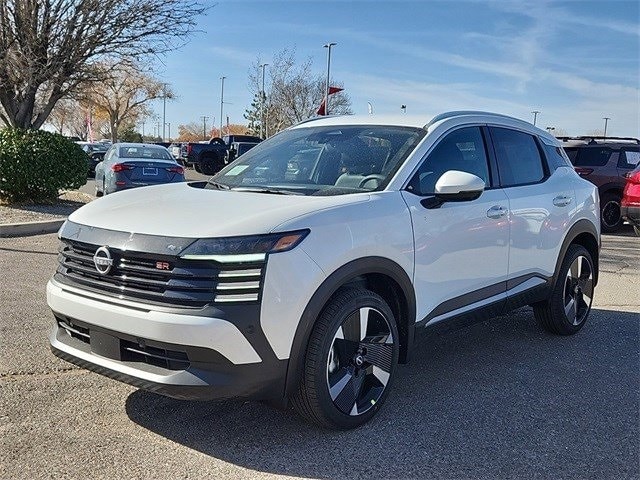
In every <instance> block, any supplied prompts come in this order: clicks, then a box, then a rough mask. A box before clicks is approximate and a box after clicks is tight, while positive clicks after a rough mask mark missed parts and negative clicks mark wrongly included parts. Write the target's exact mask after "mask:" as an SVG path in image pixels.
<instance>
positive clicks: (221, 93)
mask: <svg viewBox="0 0 640 480" xmlns="http://www.w3.org/2000/svg"><path fill="white" fill-rule="evenodd" d="M225 78H227V77H220V80H221V81H222V88H221V89H220V136H222V118H223V114H224V79H225Z"/></svg>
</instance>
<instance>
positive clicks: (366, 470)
mask: <svg viewBox="0 0 640 480" xmlns="http://www.w3.org/2000/svg"><path fill="white" fill-rule="evenodd" d="M639 319H640V315H639V314H634V313H627V312H619V311H608V310H593V311H592V313H591V316H590V319H589V323H588V324H587V325H586V326H585V328H584V329H583V330H582V331H581V332H580V333H578V334H577V335H574V336H571V337H560V336H553V335H550V334H547V333H545V332H543V331H542V330H541V329H540V328H539V327H538V325H537V323H536V322H535V320H534V318H533V313H532V311H531V309H530V308H525V309H521V310H519V311H517V312H514V313H512V314H510V315H508V316H503V317H500V318H498V319H494V320H492V321H488V322H484V323H480V324H477V325H473V326H470V327H466V328H461V329H457V330H449V331H446V330H442V331H439V332H436V331H431V332H429V331H425V330H421V331H420V332H419V333H418V335H417V337H418V338H417V344H416V348H415V350H414V353H413V358H412V360H411V363H410V364H409V365H406V366H401V367H400V369H399V374H398V376H397V378H396V382H395V385H394V386H393V390H392V392H391V394H390V396H389V398H388V401H387V403H386V405H385V406H384V407H383V408H382V410H381V411H380V412H379V415H378V416H377V417H376V418H375V419H374V420H373V421H371V422H370V423H368V424H367V425H365V426H363V427H361V428H359V429H357V430H353V431H348V432H333V431H326V430H322V429H318V428H316V427H313V426H310V425H308V424H306V423H305V422H304V421H302V420H300V419H299V418H298V417H297V416H296V415H294V414H293V412H292V411H286V412H284V411H280V410H275V409H272V408H270V407H268V406H266V405H264V404H262V403H258V402H239V401H238V402H220V403H213V402H187V401H179V400H173V399H170V398H165V397H162V396H159V395H155V394H152V393H148V392H145V391H141V390H140V391H136V392H134V393H132V394H131V395H130V396H129V397H128V399H127V402H126V410H127V414H128V415H129V417H130V419H131V420H133V421H134V422H135V423H137V424H139V425H140V426H142V427H144V428H146V429H148V430H150V431H152V432H155V433H156V434H158V435H161V436H163V437H166V438H168V439H170V440H172V441H174V442H177V443H179V444H182V445H184V446H186V447H189V448H192V449H194V450H197V451H199V452H202V453H204V454H206V455H209V456H212V457H215V458H217V459H221V460H223V461H225V462H230V463H232V464H234V465H238V466H241V467H244V468H248V469H251V470H255V471H259V472H268V473H276V474H285V475H294V476H301V477H316V478H335V477H344V478H360V477H367V476H369V477H370V476H375V477H384V478H388V477H393V478H399V477H404V478H407V477H411V478H416V477H420V478H461V477H465V478H467V477H490V478H496V477H499V478H505V477H514V476H515V477H534V476H535V477H554V478H564V477H571V478H575V477H587V476H588V477H608V478H614V477H616V478H623V477H635V478H637V477H638V475H639V474H640V469H639V462H638V452H639V451H640V448H639V443H640V441H639V438H640V429H639V420H638V415H637V413H638V410H639V400H638V385H639V384H640V378H639V372H638V368H637V364H638V354H639V345H640V342H639V324H640V322H639ZM159 461H162V460H161V459H159Z"/></svg>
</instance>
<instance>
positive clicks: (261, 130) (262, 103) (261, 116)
mask: <svg viewBox="0 0 640 480" xmlns="http://www.w3.org/2000/svg"><path fill="white" fill-rule="evenodd" d="M267 65H269V64H268V63H263V64H262V65H260V68H262V93H261V94H260V138H263V139H264V137H265V135H266V131H267V129H266V128H264V101H265V97H266V94H265V93H264V69H265V67H266V66H267ZM263 130H264V135H263V133H262V132H263Z"/></svg>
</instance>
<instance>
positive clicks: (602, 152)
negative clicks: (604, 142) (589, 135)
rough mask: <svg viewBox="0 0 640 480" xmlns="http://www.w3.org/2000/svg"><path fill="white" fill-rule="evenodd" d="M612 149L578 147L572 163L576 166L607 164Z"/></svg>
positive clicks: (600, 165)
mask: <svg viewBox="0 0 640 480" xmlns="http://www.w3.org/2000/svg"><path fill="white" fill-rule="evenodd" d="M612 153H613V150H611V149H610V148H609V147H583V148H578V150H577V152H576V159H575V161H574V162H573V164H574V165H575V166H576V167H602V166H604V165H606V164H607V162H608V161H609V157H611V154H612Z"/></svg>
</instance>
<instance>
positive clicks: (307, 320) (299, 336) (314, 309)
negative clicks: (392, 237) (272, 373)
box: [285, 257, 416, 396]
mask: <svg viewBox="0 0 640 480" xmlns="http://www.w3.org/2000/svg"><path fill="white" fill-rule="evenodd" d="M367 274H382V275H387V276H389V277H390V278H392V279H393V280H394V281H395V282H396V283H397V284H398V285H399V286H400V289H401V291H402V293H403V295H404V297H405V301H406V304H407V318H406V320H405V321H406V324H407V335H406V339H405V342H406V345H404V346H402V345H401V349H402V348H404V349H405V351H406V352H409V351H410V350H411V347H412V345H413V338H414V329H415V321H416V299H415V292H414V289H413V283H412V282H411V279H410V278H409V275H408V274H407V272H406V271H405V270H404V269H403V268H402V267H401V266H400V265H398V264H397V263H396V262H394V261H393V260H389V259H388V258H384V257H362V258H359V259H356V260H353V261H351V262H349V263H347V264H345V265H343V266H342V267H340V268H338V269H337V270H335V271H334V272H333V273H332V274H330V275H329V276H328V277H327V278H326V279H325V280H324V282H323V283H322V284H321V285H320V286H319V287H318V288H317V289H316V291H315V292H314V294H313V295H312V297H311V299H310V300H309V302H308V303H307V306H306V307H305V309H304V312H303V313H302V316H301V318H300V322H299V323H298V326H297V328H296V332H295V335H294V338H293V343H292V345H291V354H290V356H289V366H288V368H287V379H286V385H285V395H286V396H289V395H290V394H292V393H293V392H294V391H295V389H296V387H297V383H298V381H299V379H300V375H301V373H302V371H303V368H304V358H305V352H306V346H307V344H308V342H309V338H310V336H311V331H312V330H313V327H314V325H315V321H316V319H317V318H318V316H319V315H320V312H322V309H323V308H324V306H325V305H326V304H327V302H328V301H329V300H330V299H331V297H332V296H333V295H334V294H335V293H336V292H337V291H338V290H339V289H340V288H341V287H343V286H345V285H346V284H348V283H349V282H350V281H351V280H353V279H355V278H357V277H360V276H362V275H367ZM398 329H400V325H398Z"/></svg>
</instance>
